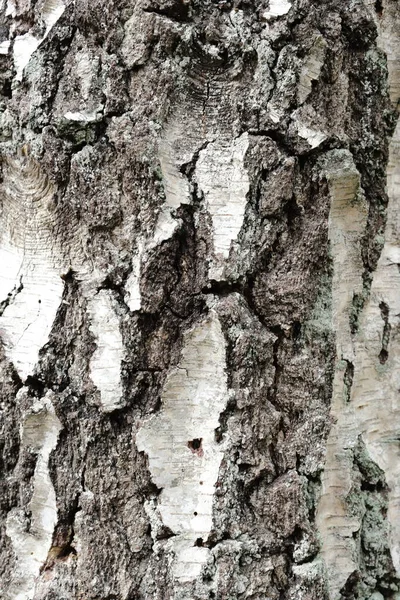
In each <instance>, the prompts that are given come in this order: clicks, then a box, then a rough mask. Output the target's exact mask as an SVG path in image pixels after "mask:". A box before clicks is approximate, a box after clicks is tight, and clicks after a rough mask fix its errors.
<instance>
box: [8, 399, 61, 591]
mask: <svg viewBox="0 0 400 600" xmlns="http://www.w3.org/2000/svg"><path fill="white" fill-rule="evenodd" d="M60 430H61V423H60V421H59V420H58V417H57V415H56V413H55V411H54V406H53V403H52V392H48V393H47V394H46V396H45V397H44V398H42V399H40V400H37V401H36V402H35V404H34V405H33V406H32V408H31V409H30V411H29V413H28V414H27V415H26V416H25V418H24V421H23V424H22V428H21V444H22V447H23V448H26V449H28V448H29V449H32V450H33V451H35V452H37V453H38V458H37V463H36V468H35V472H34V476H33V494H32V498H31V501H30V503H29V505H28V512H29V513H30V514H31V518H30V528H29V531H27V529H26V526H27V523H26V518H25V514H21V511H19V510H18V509H13V510H12V511H10V513H9V514H8V516H7V524H6V533H7V535H8V537H9V538H10V539H11V544H12V548H13V550H14V554H15V559H16V560H15V567H14V571H13V578H12V581H11V584H10V588H9V591H8V598H10V600H11V599H12V600H31V599H32V598H33V597H34V593H35V582H36V578H37V577H38V575H39V572H40V568H41V566H42V565H43V563H44V562H45V560H46V558H47V553H48V551H49V549H50V547H51V543H52V538H53V532H54V527H55V526H56V523H57V504H56V495H55V491H54V487H53V484H52V482H51V479H50V473H49V458H50V453H51V452H52V451H53V450H54V449H55V448H56V446H57V440H58V435H59V432H60Z"/></svg>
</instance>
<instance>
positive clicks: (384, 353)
mask: <svg viewBox="0 0 400 600" xmlns="http://www.w3.org/2000/svg"><path fill="white" fill-rule="evenodd" d="M388 357H389V353H388V351H387V350H384V349H383V348H382V350H381V351H380V352H379V362H380V363H381V365H384V364H385V362H386V361H387V359H388Z"/></svg>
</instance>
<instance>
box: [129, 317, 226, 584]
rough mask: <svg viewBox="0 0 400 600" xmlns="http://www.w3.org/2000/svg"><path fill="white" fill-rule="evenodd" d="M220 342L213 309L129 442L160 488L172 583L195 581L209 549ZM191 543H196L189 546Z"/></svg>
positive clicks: (222, 381)
mask: <svg viewBox="0 0 400 600" xmlns="http://www.w3.org/2000/svg"><path fill="white" fill-rule="evenodd" d="M225 360H226V359H225V340H224V336H223V334H222V330H221V325H220V322H219V319H218V317H217V315H216V313H215V312H214V311H211V313H210V315H209V317H207V318H206V319H205V320H203V321H202V322H200V323H198V324H197V325H196V326H195V327H194V328H193V329H191V330H189V331H188V332H187V333H186V335H185V338H184V344H183V349H182V354H181V358H180V361H179V364H178V365H177V367H175V368H174V369H173V370H172V371H171V372H170V373H169V375H168V377H167V380H166V383H165V385H164V388H163V392H162V395H161V400H162V407H161V410H160V412H159V413H158V414H157V415H154V416H152V417H150V418H149V419H148V420H147V421H145V422H144V423H143V424H142V426H141V428H140V429H139V431H138V433H137V436H136V443H137V446H138V448H139V450H141V451H144V452H146V454H147V455H148V457H149V469H150V473H151V476H152V479H153V481H154V483H155V484H156V485H157V486H158V487H159V488H161V490H162V491H161V493H160V496H159V502H158V510H159V513H160V515H161V520H162V523H163V525H164V526H165V527H168V528H169V529H170V530H171V531H172V533H173V534H174V537H173V538H171V548H172V551H173V554H174V555H175V556H174V561H173V574H174V577H175V579H176V580H177V582H181V583H184V582H189V581H193V580H195V579H196V578H197V577H199V575H200V572H201V569H202V567H203V565H205V563H206V562H207V558H208V556H209V552H210V551H209V550H208V549H207V548H205V547H202V543H203V541H204V542H205V541H206V540H207V537H208V535H209V533H210V531H211V526H212V508H213V497H214V489H215V483H216V481H217V477H218V471H219V467H220V463H221V460H222V456H223V445H221V444H219V443H218V442H217V441H216V439H215V430H216V429H217V427H218V426H219V416H220V414H221V412H222V411H223V410H224V408H225V406H226V403H227V400H228V390H227V378H226V373H225V368H226V362H225ZM196 540H202V541H201V543H197V545H196Z"/></svg>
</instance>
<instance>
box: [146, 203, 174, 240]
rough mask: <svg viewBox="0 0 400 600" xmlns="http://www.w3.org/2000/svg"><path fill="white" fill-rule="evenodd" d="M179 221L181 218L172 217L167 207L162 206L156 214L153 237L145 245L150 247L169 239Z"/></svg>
mask: <svg viewBox="0 0 400 600" xmlns="http://www.w3.org/2000/svg"><path fill="white" fill-rule="evenodd" d="M181 223H182V221H181V219H174V217H173V216H172V215H171V211H170V209H169V208H167V207H165V208H163V209H162V210H161V211H160V214H159V215H158V219H157V223H156V226H155V229H154V235H153V238H152V239H151V240H150V242H149V243H148V244H147V247H148V248H149V249H150V248H153V247H155V246H158V245H159V244H161V243H162V242H165V241H166V240H169V239H170V238H171V237H172V236H173V234H174V232H175V230H176V228H177V227H178V225H179V224H181Z"/></svg>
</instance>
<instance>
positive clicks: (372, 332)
mask: <svg viewBox="0 0 400 600" xmlns="http://www.w3.org/2000/svg"><path fill="white" fill-rule="evenodd" d="M387 191H388V196H389V204H388V214H387V225H386V231H385V245H384V248H383V251H382V254H381V257H380V259H379V262H378V267H377V269H376V272H375V276H374V279H373V282H372V286H371V295H370V299H369V302H368V304H367V306H366V307H365V311H364V313H363V315H362V319H361V321H360V334H359V336H358V340H357V347H356V351H357V360H356V364H355V372H354V383H353V389H352V391H353V393H352V397H351V402H352V404H353V405H354V410H355V411H356V412H357V415H358V421H359V424H360V425H359V428H360V431H362V433H363V439H364V442H365V444H366V447H367V450H368V452H369V454H370V456H371V458H372V459H373V460H374V461H375V462H376V463H377V465H378V466H379V467H380V468H381V469H382V470H383V471H384V472H385V477H386V482H387V484H388V486H389V507H388V520H389V524H390V550H391V555H392V560H393V564H394V566H395V569H396V571H397V573H398V574H399V575H400V521H399V514H400V463H399V434H400V426H399V423H400V398H399V388H400V340H399V338H398V336H397V335H396V331H398V329H399V325H400V271H399V268H400V267H399V262H398V258H399V256H400V241H399V234H398V232H399V231H400V206H399V197H400V196H399V194H400V121H398V123H397V127H396V130H395V133H394V136H393V138H392V140H391V143H390V146H389V164H388V169H387ZM393 257H396V260H395V261H393ZM383 310H387V315H386V317H385V315H384V314H383V312H382V311H383ZM385 318H386V319H387V323H386V324H385ZM384 348H385V350H386V351H385V352H384V354H382V352H383V349H384Z"/></svg>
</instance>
